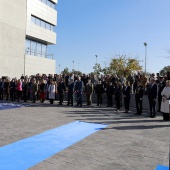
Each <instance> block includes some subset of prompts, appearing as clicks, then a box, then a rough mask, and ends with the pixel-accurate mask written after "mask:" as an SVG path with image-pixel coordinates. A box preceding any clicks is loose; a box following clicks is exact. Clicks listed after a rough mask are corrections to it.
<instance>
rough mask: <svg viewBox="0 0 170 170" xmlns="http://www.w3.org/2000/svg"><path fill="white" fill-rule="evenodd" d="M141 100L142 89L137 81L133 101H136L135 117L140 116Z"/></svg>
mask: <svg viewBox="0 0 170 170" xmlns="http://www.w3.org/2000/svg"><path fill="white" fill-rule="evenodd" d="M142 98H143V87H142V85H141V81H140V80H138V81H137V87H136V90H135V101H136V110H137V113H135V114H136V115H141V114H142Z"/></svg>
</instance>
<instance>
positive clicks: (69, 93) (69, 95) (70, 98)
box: [67, 92, 73, 105]
mask: <svg viewBox="0 0 170 170" xmlns="http://www.w3.org/2000/svg"><path fill="white" fill-rule="evenodd" d="M70 101H71V105H73V92H68V103H67V104H68V105H69V104H70Z"/></svg>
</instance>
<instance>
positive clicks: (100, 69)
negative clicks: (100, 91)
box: [93, 63, 102, 75]
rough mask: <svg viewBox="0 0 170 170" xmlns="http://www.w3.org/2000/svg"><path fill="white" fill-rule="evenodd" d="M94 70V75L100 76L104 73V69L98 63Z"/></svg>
mask: <svg viewBox="0 0 170 170" xmlns="http://www.w3.org/2000/svg"><path fill="white" fill-rule="evenodd" d="M93 69H94V74H97V75H100V72H102V68H101V66H100V64H97V63H96V64H95V65H94V67H93Z"/></svg>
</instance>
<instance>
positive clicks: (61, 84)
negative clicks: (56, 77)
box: [57, 78, 66, 105]
mask: <svg viewBox="0 0 170 170" xmlns="http://www.w3.org/2000/svg"><path fill="white" fill-rule="evenodd" d="M57 90H58V94H59V105H63V101H64V93H65V91H66V86H65V83H64V82H63V78H61V79H60V82H59V83H58V87H57Z"/></svg>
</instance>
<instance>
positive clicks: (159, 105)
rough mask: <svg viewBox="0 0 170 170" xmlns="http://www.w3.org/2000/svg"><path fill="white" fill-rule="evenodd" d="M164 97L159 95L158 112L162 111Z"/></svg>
mask: <svg viewBox="0 0 170 170" xmlns="http://www.w3.org/2000/svg"><path fill="white" fill-rule="evenodd" d="M161 102H162V96H160V95H158V110H159V111H160V110H161Z"/></svg>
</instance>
